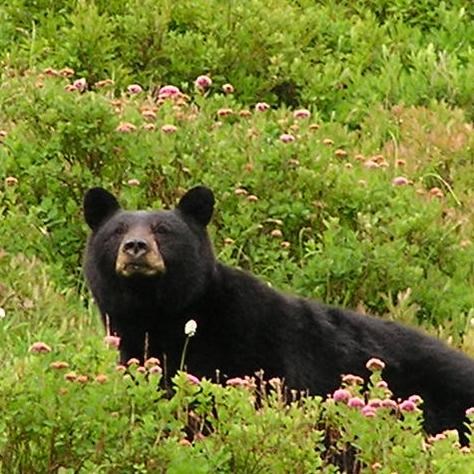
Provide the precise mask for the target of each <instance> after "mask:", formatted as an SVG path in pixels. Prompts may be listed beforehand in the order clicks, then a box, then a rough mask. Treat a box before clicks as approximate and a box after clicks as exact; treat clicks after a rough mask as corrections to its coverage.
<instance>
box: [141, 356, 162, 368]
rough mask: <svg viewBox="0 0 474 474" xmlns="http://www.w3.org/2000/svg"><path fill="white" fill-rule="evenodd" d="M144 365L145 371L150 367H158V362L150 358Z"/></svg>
mask: <svg viewBox="0 0 474 474" xmlns="http://www.w3.org/2000/svg"><path fill="white" fill-rule="evenodd" d="M144 365H145V367H146V368H147V369H149V368H150V367H156V366H157V365H160V360H159V359H157V358H156V357H150V358H148V359H147V360H146V361H145V364H144Z"/></svg>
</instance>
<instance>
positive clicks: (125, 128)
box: [115, 122, 137, 133]
mask: <svg viewBox="0 0 474 474" xmlns="http://www.w3.org/2000/svg"><path fill="white" fill-rule="evenodd" d="M136 129H137V127H136V126H135V125H133V123H130V122H121V123H120V124H119V125H118V126H117V128H116V129H115V130H116V131H117V132H120V133H130V132H134V131H135V130H136Z"/></svg>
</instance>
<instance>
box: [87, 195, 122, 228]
mask: <svg viewBox="0 0 474 474" xmlns="http://www.w3.org/2000/svg"><path fill="white" fill-rule="evenodd" d="M119 209H120V205H119V203H118V201H117V199H115V196H114V195H113V194H110V193H109V192H108V191H106V190H105V189H103V188H91V189H89V191H87V192H86V195H85V196H84V218H85V219H86V222H87V224H88V225H89V227H90V228H91V229H92V230H94V229H97V227H99V225H100V224H101V223H102V222H103V221H104V220H105V219H106V218H107V217H109V216H111V215H112V214H113V213H114V212H116V211H118V210H119Z"/></svg>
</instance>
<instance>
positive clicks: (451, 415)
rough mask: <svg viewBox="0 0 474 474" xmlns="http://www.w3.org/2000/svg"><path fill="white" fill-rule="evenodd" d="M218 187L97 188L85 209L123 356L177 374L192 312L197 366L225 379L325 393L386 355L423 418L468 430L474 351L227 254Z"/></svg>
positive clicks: (98, 293) (95, 271) (197, 371)
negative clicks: (162, 202) (146, 205)
mask: <svg viewBox="0 0 474 474" xmlns="http://www.w3.org/2000/svg"><path fill="white" fill-rule="evenodd" d="M213 209H214V196H213V194H212V192H211V191H210V190H209V189H207V188H205V187H202V186H198V187H195V188H193V189H191V190H190V191H188V192H187V193H186V194H185V195H184V196H183V197H182V199H181V200H180V202H179V204H178V205H177V207H176V208H175V209H173V210H159V211H126V210H122V209H121V208H120V205H119V203H118V201H117V200H116V198H115V197H114V196H113V195H112V194H110V193H109V192H107V191H106V190H104V189H102V188H93V189H90V190H89V191H88V192H87V193H86V195H85V198H84V213H85V220H86V222H87V224H88V225H89V226H90V228H91V229H92V234H91V236H90V238H89V240H88V244H87V250H86V256H85V274H86V278H87V281H88V285H89V287H90V289H91V291H92V294H93V296H94V298H95V300H96V302H97V304H98V306H99V308H100V311H101V313H102V316H103V318H104V319H105V318H106V317H107V319H108V320H109V321H110V330H111V331H112V332H114V333H116V334H117V335H118V336H120V338H121V339H120V348H119V349H120V358H121V361H122V362H123V363H125V362H126V361H127V360H128V359H130V358H132V357H135V358H138V359H140V360H141V361H143V358H144V356H145V345H146V346H147V347H146V355H147V356H154V357H158V358H159V359H160V360H161V361H162V362H163V363H164V364H165V365H166V370H167V372H168V374H170V375H172V374H173V373H175V372H176V371H177V370H178V369H179V366H180V358H181V355H182V351H183V345H184V341H185V334H184V325H185V323H186V322H187V321H188V320H190V319H193V320H195V321H196V322H197V333H196V335H195V336H194V337H193V338H192V340H190V344H189V347H188V350H187V353H186V368H187V370H188V371H189V372H190V373H192V374H194V375H196V376H199V377H202V376H205V377H208V378H210V379H214V380H215V377H216V371H219V374H220V376H219V377H220V379H219V380H220V381H221V382H222V381H224V380H225V379H226V377H227V378H231V377H239V376H240V377H241V376H245V375H253V374H254V373H255V372H256V371H259V370H261V369H262V370H263V371H264V374H265V377H268V378H271V377H281V378H283V379H284V380H285V383H286V384H287V386H289V387H291V388H294V389H298V390H307V391H309V393H311V394H318V395H326V394H328V393H331V392H333V391H334V390H335V389H336V388H337V387H338V386H339V385H340V382H341V374H348V373H351V374H356V375H360V376H362V377H364V378H367V377H368V375H369V372H368V370H367V369H366V367H365V364H366V362H367V361H368V360H369V359H370V358H372V357H377V358H380V359H382V360H383V361H384V362H385V364H386V368H385V370H384V373H383V375H384V378H385V380H387V382H388V384H389V386H390V388H391V389H392V391H393V392H394V394H395V396H397V397H400V398H406V397H408V396H410V395H412V394H418V395H420V396H421V397H422V398H423V400H424V416H425V427H426V429H427V431H428V432H431V433H436V432H440V431H442V430H444V429H447V428H457V429H458V430H460V431H461V432H462V431H463V429H464V427H463V423H464V421H465V411H466V409H467V408H469V407H471V405H474V360H472V359H470V358H468V357H467V356H465V355H463V354H462V353H461V352H458V351H455V350H453V349H450V348H449V347H447V346H446V345H445V344H443V343H442V342H440V341H438V340H437V339H434V338H432V337H428V336H426V335H424V334H422V333H420V332H418V331H416V330H414V329H411V328H408V327H405V326H402V325H400V324H397V323H394V322H389V321H384V320H381V319H377V318H374V317H369V316H365V315H360V314H357V313H354V312H352V311H348V310H343V309H339V308H336V307H331V306H326V305H323V304H320V303H318V302H316V301H311V300H307V299H303V298H298V297H293V296H287V295H285V294H282V293H279V292H278V291H275V290H274V289H272V288H270V287H269V286H268V285H266V284H264V283H262V282H260V281H259V280H257V279H256V278H255V277H253V276H252V275H250V274H248V273H246V272H244V271H241V270H237V269H234V268H230V267H228V266H225V265H223V264H222V263H220V262H218V261H217V260H216V259H215V257H214V253H213V249H212V245H211V242H210V240H209V237H208V234H207V230H206V226H207V224H208V223H209V221H210V219H211V216H212V213H213ZM464 439H466V438H465V437H464Z"/></svg>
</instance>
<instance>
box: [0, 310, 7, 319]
mask: <svg viewBox="0 0 474 474" xmlns="http://www.w3.org/2000/svg"><path fill="white" fill-rule="evenodd" d="M5 316H6V313H5V310H4V309H3V308H0V319H3V318H4V317H5Z"/></svg>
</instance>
